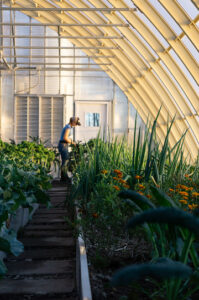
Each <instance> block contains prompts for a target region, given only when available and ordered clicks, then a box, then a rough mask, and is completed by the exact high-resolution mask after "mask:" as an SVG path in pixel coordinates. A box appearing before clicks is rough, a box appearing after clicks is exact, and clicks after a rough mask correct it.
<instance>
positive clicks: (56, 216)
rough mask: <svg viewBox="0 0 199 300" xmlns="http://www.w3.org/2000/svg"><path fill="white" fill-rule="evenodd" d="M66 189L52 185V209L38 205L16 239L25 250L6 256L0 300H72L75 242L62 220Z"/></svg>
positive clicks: (74, 298)
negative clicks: (5, 271) (16, 255)
mask: <svg viewBox="0 0 199 300" xmlns="http://www.w3.org/2000/svg"><path fill="white" fill-rule="evenodd" d="M67 193H69V190H67V188H66V186H65V185H63V184H61V183H60V182H59V181H57V182H56V181H54V182H53V188H52V189H51V190H50V191H49V195H50V198H51V203H52V205H53V208H50V209H47V208H45V207H44V206H40V208H39V209H38V210H37V212H36V213H35V214H34V216H33V218H32V220H31V221H30V222H29V224H28V225H27V226H26V227H25V230H24V233H23V235H22V237H21V238H20V240H21V241H22V242H23V243H24V246H25V250H24V253H22V254H21V255H20V256H19V257H17V258H16V257H14V256H10V257H8V259H7V262H6V265H7V267H8V273H7V275H6V277H5V278H4V279H2V280H0V299H1V300H5V299H6V300H11V299H12V300H19V299H20V300H22V299H24V300H34V299H35V300H36V299H42V300H48V299H51V300H58V299H67V300H76V299H78V298H77V295H76V288H75V284H76V279H75V239H74V238H73V234H72V232H71V230H70V229H69V228H67V225H66V223H65V221H64V217H65V216H67V215H68V212H67V210H66V209H65V208H64V206H63V201H64V200H65V199H66V196H67Z"/></svg>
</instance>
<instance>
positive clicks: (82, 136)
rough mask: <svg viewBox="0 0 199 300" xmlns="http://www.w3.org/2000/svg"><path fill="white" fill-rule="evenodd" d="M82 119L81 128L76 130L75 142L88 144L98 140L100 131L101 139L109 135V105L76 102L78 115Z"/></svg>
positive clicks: (78, 127)
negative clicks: (94, 139)
mask: <svg viewBox="0 0 199 300" xmlns="http://www.w3.org/2000/svg"><path fill="white" fill-rule="evenodd" d="M75 115H76V116H77V117H79V118H80V122H81V126H77V127H76V128H75V140H76V141H82V142H87V141H88V140H90V139H92V138H96V137H97V135H98V132H99V130H100V137H103V135H104V137H105V138H106V135H107V122H108V120H107V104H106V103H89V102H76V114H75Z"/></svg>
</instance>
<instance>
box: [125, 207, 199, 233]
mask: <svg viewBox="0 0 199 300" xmlns="http://www.w3.org/2000/svg"><path fill="white" fill-rule="evenodd" d="M146 222H149V223H159V224H170V225H174V226H181V227H184V228H187V229H189V230H190V231H191V232H193V233H195V234H197V235H199V218H197V217H195V216H193V215H191V214H190V213H188V212H185V211H183V210H180V209H177V208H170V207H169V208H165V207H160V208H156V209H149V210H147V211H144V212H143V213H141V214H138V215H136V216H135V217H133V218H132V219H130V220H129V222H128V224H127V227H130V228H133V227H136V226H138V225H141V224H144V223H146Z"/></svg>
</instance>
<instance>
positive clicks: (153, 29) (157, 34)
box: [132, 12, 169, 48]
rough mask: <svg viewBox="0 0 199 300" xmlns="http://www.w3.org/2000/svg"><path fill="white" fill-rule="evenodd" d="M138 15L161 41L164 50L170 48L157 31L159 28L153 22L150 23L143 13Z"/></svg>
mask: <svg viewBox="0 0 199 300" xmlns="http://www.w3.org/2000/svg"><path fill="white" fill-rule="evenodd" d="M137 15H138V17H139V18H140V19H141V20H142V21H143V22H144V23H145V25H146V27H148V29H149V30H151V32H152V33H153V34H154V36H155V37H156V38H157V40H159V42H160V43H161V44H162V45H163V46H164V48H168V47H169V44H168V42H167V41H166V39H165V38H164V37H163V36H162V35H161V33H160V32H159V31H158V30H157V28H156V27H155V26H154V25H153V24H152V23H151V21H149V19H148V18H147V17H146V16H145V15H144V14H143V13H141V12H138V13H137ZM132 26H133V24H132Z"/></svg>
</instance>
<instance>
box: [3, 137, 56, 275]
mask: <svg viewBox="0 0 199 300" xmlns="http://www.w3.org/2000/svg"><path fill="white" fill-rule="evenodd" d="M57 163H58V158H57V154H56V152H55V151H52V150H48V149H47V148H45V147H44V145H43V144H42V143H41V141H34V142H27V141H23V142H22V143H21V144H18V145H16V144H15V143H11V144H9V143H5V142H3V141H1V140H0V251H3V252H5V253H12V254H13V255H15V256H17V255H19V254H20V253H21V252H22V251H23V244H22V243H21V242H19V241H18V240H17V236H16V233H15V232H13V231H10V230H8V229H7V228H6V222H7V220H8V219H9V218H10V216H11V215H14V214H15V213H16V210H17V209H18V208H19V207H24V208H25V207H27V208H29V211H30V212H31V211H32V209H33V204H34V203H43V204H46V205H47V206H49V197H48V195H47V190H48V189H49V188H50V187H51V183H50V181H51V176H50V175H49V172H50V168H51V165H52V164H57ZM5 272H6V267H5V265H4V263H3V261H1V260H0V275H3V274H4V273H5Z"/></svg>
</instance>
